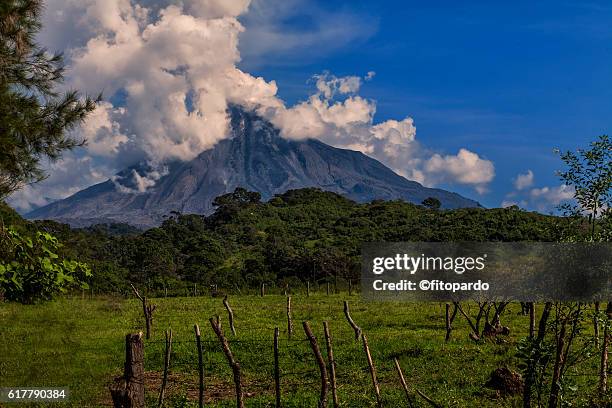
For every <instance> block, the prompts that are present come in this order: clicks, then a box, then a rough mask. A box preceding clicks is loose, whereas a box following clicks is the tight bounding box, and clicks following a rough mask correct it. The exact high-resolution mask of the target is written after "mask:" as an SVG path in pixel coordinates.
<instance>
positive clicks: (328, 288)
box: [327, 282, 329, 296]
mask: <svg viewBox="0 0 612 408" xmlns="http://www.w3.org/2000/svg"><path fill="white" fill-rule="evenodd" d="M327 296H329V282H327Z"/></svg>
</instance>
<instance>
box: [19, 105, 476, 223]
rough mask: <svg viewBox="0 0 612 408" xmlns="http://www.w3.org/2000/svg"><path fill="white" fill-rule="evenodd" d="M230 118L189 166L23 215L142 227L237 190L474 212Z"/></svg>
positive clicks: (173, 166) (365, 163)
mask: <svg viewBox="0 0 612 408" xmlns="http://www.w3.org/2000/svg"><path fill="white" fill-rule="evenodd" d="M229 115H230V128H229V132H230V133H231V134H230V137H228V138H227V139H224V140H222V141H220V142H219V143H217V144H216V145H215V146H214V147H213V148H212V149H210V150H206V151H204V152H202V153H200V154H199V155H198V156H197V157H196V158H195V159H193V160H191V161H186V162H178V161H177V162H172V163H168V164H167V165H166V166H165V167H164V171H162V172H160V171H159V170H155V171H154V169H151V168H150V167H149V166H148V165H146V164H142V163H141V164H138V165H135V166H132V167H129V168H126V169H125V170H123V171H121V172H119V173H117V174H116V175H115V176H114V177H112V178H111V179H109V180H107V181H105V182H102V183H99V184H96V185H93V186H91V187H88V188H86V189H84V190H81V191H79V192H77V193H76V194H74V195H72V196H70V197H68V198H66V199H63V200H59V201H56V202H53V203H51V204H48V205H46V206H44V207H41V208H38V209H36V210H34V211H32V212H30V213H29V214H27V215H26V216H27V217H28V218H30V219H52V220H56V221H60V222H65V223H68V224H70V225H72V226H87V225H92V224H99V223H109V222H111V223H112V222H121V223H127V224H131V225H134V226H137V227H141V228H143V227H144V228H146V227H152V226H156V225H159V224H160V223H161V222H162V221H163V220H164V217H165V216H167V215H168V214H170V213H171V212H173V211H177V212H181V213H184V214H203V215H207V214H210V213H212V212H213V211H214V207H213V205H212V201H213V199H214V198H215V197H217V196H219V195H222V194H225V193H228V192H231V191H233V190H234V189H235V188H236V187H243V188H245V189H247V190H250V191H257V192H259V193H261V196H262V199H264V200H267V199H270V198H272V197H273V196H274V195H275V194H281V193H284V192H285V191H287V190H292V189H299V188H306V187H316V188H320V189H322V190H326V191H332V192H335V193H338V194H340V195H342V196H344V197H347V198H349V199H351V200H354V201H357V202H369V201H372V200H396V199H402V200H405V201H408V202H412V203H416V204H420V203H421V202H422V201H423V200H424V199H425V198H427V197H435V198H437V199H439V200H440V202H441V203H442V208H462V207H479V206H480V205H479V204H478V202H476V201H474V200H470V199H468V198H465V197H463V196H461V195H459V194H456V193H452V192H449V191H445V190H441V189H434V188H427V187H424V186H422V185H421V184H419V183H417V182H415V181H410V180H408V179H406V178H404V177H402V176H400V175H398V174H396V173H395V172H393V171H392V170H391V169H389V168H388V167H386V166H385V165H383V164H382V163H380V162H379V161H377V160H375V159H373V158H371V157H368V156H366V155H365V154H363V153H361V152H356V151H352V150H346V149H339V148H335V147H332V146H330V145H327V144H325V143H323V142H321V141H318V140H314V139H306V140H300V141H296V140H288V139H285V138H283V137H281V136H280V132H279V130H278V129H276V128H275V127H274V126H273V125H272V124H271V123H270V122H268V121H266V120H265V119H263V118H261V117H260V116H258V115H257V114H255V113H253V112H249V111H246V110H244V109H242V108H240V107H237V106H232V107H230V108H229ZM151 174H155V178H156V181H155V183H154V185H152V186H149V187H146V186H144V187H146V188H143V185H142V184H143V183H142V181H143V180H149V178H150V175H151ZM149 184H152V183H149Z"/></svg>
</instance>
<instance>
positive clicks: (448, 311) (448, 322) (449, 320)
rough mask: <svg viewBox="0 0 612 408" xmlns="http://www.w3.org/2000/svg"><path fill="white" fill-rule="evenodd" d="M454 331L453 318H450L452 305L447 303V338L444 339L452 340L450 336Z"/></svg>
mask: <svg viewBox="0 0 612 408" xmlns="http://www.w3.org/2000/svg"><path fill="white" fill-rule="evenodd" d="M452 330H453V329H452V328H451V316H450V304H449V303H447V304H446V338H445V339H444V341H447V342H448V341H449V340H450V335H451V331H452Z"/></svg>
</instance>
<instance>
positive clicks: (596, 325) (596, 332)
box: [593, 302, 599, 347]
mask: <svg viewBox="0 0 612 408" xmlns="http://www.w3.org/2000/svg"><path fill="white" fill-rule="evenodd" d="M593 337H595V346H596V347H599V302H595V316H594V317H593Z"/></svg>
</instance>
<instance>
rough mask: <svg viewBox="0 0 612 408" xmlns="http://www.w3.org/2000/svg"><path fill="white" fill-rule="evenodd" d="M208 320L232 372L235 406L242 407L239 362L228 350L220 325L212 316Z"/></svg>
mask: <svg viewBox="0 0 612 408" xmlns="http://www.w3.org/2000/svg"><path fill="white" fill-rule="evenodd" d="M209 321H210V325H211V326H212V329H213V331H214V332H215V334H216V335H217V338H218V339H219V341H220V342H221V347H222V348H223V353H224V354H225V357H226V358H227V361H228V363H229V365H230V367H231V369H232V373H233V374H234V386H235V387H236V406H237V408H244V393H243V391H242V374H241V372H240V364H239V363H238V362H237V361H236V359H235V358H234V355H233V354H232V351H231V350H230V346H229V342H228V341H227V339H226V338H225V336H224V335H223V331H222V330H221V327H219V326H217V324H216V323H215V320H214V319H213V318H212V317H211V318H210V319H209Z"/></svg>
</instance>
